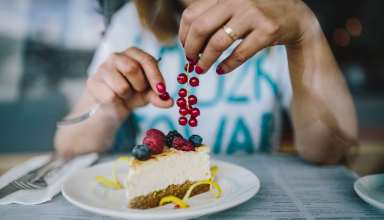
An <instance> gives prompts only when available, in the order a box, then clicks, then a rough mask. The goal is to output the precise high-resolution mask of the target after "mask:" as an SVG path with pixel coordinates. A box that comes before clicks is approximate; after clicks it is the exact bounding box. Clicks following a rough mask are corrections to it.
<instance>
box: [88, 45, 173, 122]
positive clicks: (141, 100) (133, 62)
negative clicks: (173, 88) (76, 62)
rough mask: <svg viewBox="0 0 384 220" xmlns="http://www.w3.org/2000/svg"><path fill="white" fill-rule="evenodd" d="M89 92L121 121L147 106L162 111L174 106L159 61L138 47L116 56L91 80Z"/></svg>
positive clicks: (89, 81) (106, 62)
mask: <svg viewBox="0 0 384 220" xmlns="http://www.w3.org/2000/svg"><path fill="white" fill-rule="evenodd" d="M87 92H88V93H89V94H90V95H91V96H92V97H93V98H94V99H96V101H97V102H98V103H101V104H103V105H104V106H106V107H112V109H113V110H114V112H115V113H116V116H117V117H118V118H120V119H124V118H126V117H127V115H128V114H129V112H131V111H132V110H133V109H135V108H137V107H140V106H143V105H146V104H148V103H151V104H153V105H155V106H157V107H160V108H168V107H171V106H172V103H173V102H172V99H171V98H170V97H169V94H168V93H167V92H166V87H165V82H164V79H163V77H162V75H161V73H160V70H159V68H158V65H157V60H156V59H155V58H154V57H152V56H151V55H149V54H147V53H146V52H144V51H142V50H140V49H138V48H129V49H127V50H125V51H123V52H121V53H113V54H112V55H111V56H110V57H109V58H108V59H107V60H106V61H105V62H104V63H103V64H102V65H100V67H99V68H98V69H97V72H96V73H95V74H94V75H92V76H91V77H90V78H89V79H88V81H87Z"/></svg>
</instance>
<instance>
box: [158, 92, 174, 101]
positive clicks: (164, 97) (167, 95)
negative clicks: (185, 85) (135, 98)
mask: <svg viewBox="0 0 384 220" xmlns="http://www.w3.org/2000/svg"><path fill="white" fill-rule="evenodd" d="M159 97H160V99H161V100H163V101H166V100H168V99H170V98H171V97H170V96H169V93H168V92H165V93H162V94H160V95H159Z"/></svg>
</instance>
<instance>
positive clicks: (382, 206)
mask: <svg viewBox="0 0 384 220" xmlns="http://www.w3.org/2000/svg"><path fill="white" fill-rule="evenodd" d="M377 176H383V178H384V174H383V173H381V174H372V175H367V176H363V177H360V178H358V179H357V180H356V181H355V182H354V183H353V189H354V191H355V192H356V194H357V195H358V196H359V197H360V198H361V199H362V200H364V201H365V202H366V203H368V204H370V205H372V206H374V207H376V208H378V209H384V203H380V202H378V201H376V200H375V199H372V198H371V197H370V196H368V195H366V194H365V193H363V192H362V191H361V190H360V189H359V188H358V185H359V184H361V183H362V181H363V180H365V179H369V178H373V177H377Z"/></svg>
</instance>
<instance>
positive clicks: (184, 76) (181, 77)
mask: <svg viewBox="0 0 384 220" xmlns="http://www.w3.org/2000/svg"><path fill="white" fill-rule="evenodd" d="M187 81H188V76H187V74H185V73H180V74H179V75H178V76H177V82H179V83H180V84H185V83H186V82H187Z"/></svg>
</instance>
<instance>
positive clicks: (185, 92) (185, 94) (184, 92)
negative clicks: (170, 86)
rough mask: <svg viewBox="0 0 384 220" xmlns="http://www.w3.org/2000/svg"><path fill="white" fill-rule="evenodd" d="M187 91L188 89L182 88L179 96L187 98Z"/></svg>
mask: <svg viewBox="0 0 384 220" xmlns="http://www.w3.org/2000/svg"><path fill="white" fill-rule="evenodd" d="M187 93H188V92H187V90H186V89H184V88H181V89H179V96H180V97H185V96H187Z"/></svg>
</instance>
